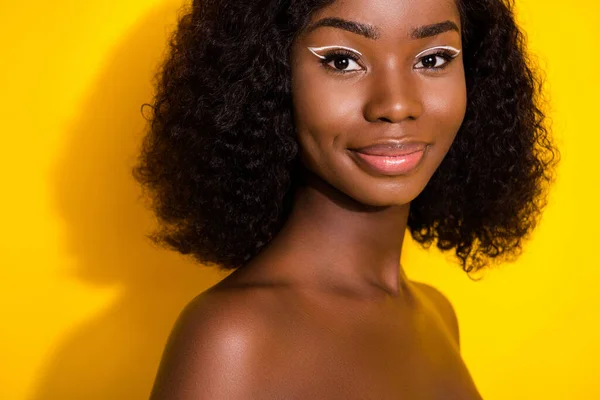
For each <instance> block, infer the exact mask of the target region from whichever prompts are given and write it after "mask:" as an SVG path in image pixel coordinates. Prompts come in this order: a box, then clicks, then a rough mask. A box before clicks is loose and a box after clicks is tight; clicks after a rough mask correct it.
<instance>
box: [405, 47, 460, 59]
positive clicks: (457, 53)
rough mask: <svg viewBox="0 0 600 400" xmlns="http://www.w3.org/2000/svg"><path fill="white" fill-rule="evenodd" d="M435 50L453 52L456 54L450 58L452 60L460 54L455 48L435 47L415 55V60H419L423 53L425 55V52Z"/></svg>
mask: <svg viewBox="0 0 600 400" xmlns="http://www.w3.org/2000/svg"><path fill="white" fill-rule="evenodd" d="M437 49H444V50H454V51H455V52H456V54H453V55H452V58H454V57H456V56H458V55H459V54H460V52H461V50H458V49H457V48H455V47H452V46H437V47H432V48H430V49H427V50H423V51H422V52H420V53H419V54H417V55H416V56H415V58H419V56H420V55H421V54H423V53H426V52H428V51H432V50H437Z"/></svg>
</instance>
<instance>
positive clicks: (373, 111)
mask: <svg viewBox="0 0 600 400" xmlns="http://www.w3.org/2000/svg"><path fill="white" fill-rule="evenodd" d="M416 79H417V77H415V76H414V75H412V74H411V72H407V73H402V72H400V71H398V69H397V68H387V69H386V70H385V71H378V73H377V74H372V76H371V82H370V88H369V90H370V92H369V95H368V97H367V101H366V102H365V106H364V116H365V119H366V120H367V121H369V122H377V121H384V122H392V123H395V122H400V121H403V120H405V119H417V118H419V116H420V115H421V114H422V113H423V104H422V101H421V98H420V93H419V90H418V85H417V82H416Z"/></svg>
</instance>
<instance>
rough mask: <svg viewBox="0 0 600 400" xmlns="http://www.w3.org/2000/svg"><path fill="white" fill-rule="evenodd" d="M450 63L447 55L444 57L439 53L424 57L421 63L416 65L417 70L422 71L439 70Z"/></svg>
mask: <svg viewBox="0 0 600 400" xmlns="http://www.w3.org/2000/svg"><path fill="white" fill-rule="evenodd" d="M448 61H449V57H448V56H446V55H442V54H438V53H436V54H430V55H427V56H424V57H422V58H421V61H419V62H418V63H417V64H416V65H415V68H417V69H421V68H431V69H438V68H442V66H443V65H445V64H446V63H447V62H448Z"/></svg>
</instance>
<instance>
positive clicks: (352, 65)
mask: <svg viewBox="0 0 600 400" xmlns="http://www.w3.org/2000/svg"><path fill="white" fill-rule="evenodd" d="M325 49H332V50H331V51H329V52H327V53H325V54H324V55H321V54H319V53H318V52H317V51H321V50H325ZM309 50H310V51H311V52H312V53H313V54H314V55H315V56H317V57H319V58H320V63H321V64H322V65H323V67H324V68H326V69H327V71H328V72H332V73H335V74H346V73H349V72H356V71H360V70H362V69H364V68H362V67H361V65H360V64H359V63H358V61H359V59H360V56H361V55H362V54H360V53H359V52H358V51H356V50H352V49H350V48H348V47H343V46H337V47H334V46H326V47H320V48H316V47H309Z"/></svg>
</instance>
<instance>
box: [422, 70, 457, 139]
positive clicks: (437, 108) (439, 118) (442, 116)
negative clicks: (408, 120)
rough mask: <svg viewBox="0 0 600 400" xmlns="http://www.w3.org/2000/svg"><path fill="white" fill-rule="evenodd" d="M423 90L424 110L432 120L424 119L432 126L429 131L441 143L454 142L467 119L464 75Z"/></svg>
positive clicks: (431, 85) (429, 85)
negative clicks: (464, 120) (424, 94)
mask: <svg viewBox="0 0 600 400" xmlns="http://www.w3.org/2000/svg"><path fill="white" fill-rule="evenodd" d="M422 90H424V91H425V93H427V96H424V97H423V99H424V109H425V110H426V112H427V114H429V117H430V118H424V119H426V121H427V122H428V123H429V124H433V125H430V126H429V127H428V128H429V129H428V130H430V131H431V132H433V134H434V136H435V138H436V139H438V140H440V141H444V142H447V141H450V142H451V141H452V140H453V139H454V137H455V135H456V133H457V131H458V129H459V128H460V126H461V124H462V121H463V119H464V117H465V112H466V107H467V93H466V87H465V80H464V75H463V74H460V75H458V76H457V77H456V79H445V80H444V82H443V84H441V85H439V84H438V85H435V82H434V83H431V84H428V85H426V87H424V88H422Z"/></svg>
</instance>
